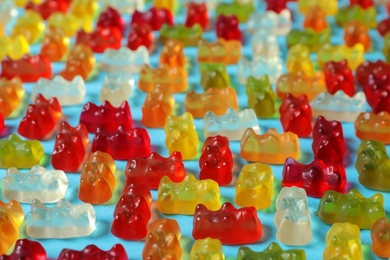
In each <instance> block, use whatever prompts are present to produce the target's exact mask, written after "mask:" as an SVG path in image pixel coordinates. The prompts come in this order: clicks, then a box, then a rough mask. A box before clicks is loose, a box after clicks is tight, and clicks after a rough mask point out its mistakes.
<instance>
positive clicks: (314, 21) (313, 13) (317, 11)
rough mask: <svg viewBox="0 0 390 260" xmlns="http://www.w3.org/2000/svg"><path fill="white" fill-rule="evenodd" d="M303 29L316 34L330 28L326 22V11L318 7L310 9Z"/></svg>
mask: <svg viewBox="0 0 390 260" xmlns="http://www.w3.org/2000/svg"><path fill="white" fill-rule="evenodd" d="M303 28H305V29H308V28H310V29H312V30H314V31H315V32H322V31H323V30H325V29H326V28H328V22H327V21H326V14H325V12H324V10H322V8H321V7H319V6H317V5H314V6H312V7H310V9H309V11H308V12H307V13H306V15H305V20H304V21H303Z"/></svg>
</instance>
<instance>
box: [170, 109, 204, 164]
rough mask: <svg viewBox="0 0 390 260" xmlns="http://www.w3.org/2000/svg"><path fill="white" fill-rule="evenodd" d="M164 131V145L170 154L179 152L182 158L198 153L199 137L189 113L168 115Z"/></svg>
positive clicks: (189, 157)
mask: <svg viewBox="0 0 390 260" xmlns="http://www.w3.org/2000/svg"><path fill="white" fill-rule="evenodd" d="M164 131H165V135H166V138H165V145H166V147H167V149H168V152H169V153H170V154H171V153H173V152H175V151H178V152H181V154H182V156H183V160H188V159H192V158H194V157H195V156H196V155H197V154H198V144H199V139H198V135H197V133H196V131H195V124H194V119H193V117H192V115H191V114H190V113H188V112H185V113H184V114H182V115H181V116H173V115H168V116H167V119H166V120H165V125H164Z"/></svg>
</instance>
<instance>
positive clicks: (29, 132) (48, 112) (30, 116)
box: [18, 94, 62, 140]
mask: <svg viewBox="0 0 390 260" xmlns="http://www.w3.org/2000/svg"><path fill="white" fill-rule="evenodd" d="M61 117H62V109H61V105H60V103H59V102H58V100H57V98H55V97H54V98H50V99H46V98H45V97H44V96H42V95H41V94H38V95H37V97H36V98H35V102H34V104H30V105H28V107H27V111H26V115H25V116H24V117H23V118H22V119H21V121H20V124H19V127H18V133H19V134H20V135H21V136H24V137H26V138H29V139H38V140H41V139H44V138H46V137H47V136H48V135H50V134H51V133H52V132H53V130H54V129H55V127H56V125H57V123H58V122H59V120H60V119H61Z"/></svg>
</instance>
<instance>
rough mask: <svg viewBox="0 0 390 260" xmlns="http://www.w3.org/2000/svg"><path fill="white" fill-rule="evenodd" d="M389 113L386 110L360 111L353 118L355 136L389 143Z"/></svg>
mask: <svg viewBox="0 0 390 260" xmlns="http://www.w3.org/2000/svg"><path fill="white" fill-rule="evenodd" d="M389 126H390V115H389V114H388V113H387V112H386V111H383V112H380V113H378V114H374V113H372V112H366V113H361V114H360V115H359V116H358V117H357V118H356V120H355V130H356V136H357V137H358V138H360V139H362V140H378V141H381V142H383V143H385V144H390V129H389Z"/></svg>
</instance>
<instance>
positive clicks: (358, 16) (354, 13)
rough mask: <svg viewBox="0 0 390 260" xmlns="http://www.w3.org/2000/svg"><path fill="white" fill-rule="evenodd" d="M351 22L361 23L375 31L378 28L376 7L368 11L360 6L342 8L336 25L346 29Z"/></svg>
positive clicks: (337, 16)
mask: <svg viewBox="0 0 390 260" xmlns="http://www.w3.org/2000/svg"><path fill="white" fill-rule="evenodd" d="M351 21H359V22H361V23H362V24H364V25H366V26H367V27H368V28H369V29H375V28H376V26H377V22H376V9H375V6H372V7H370V8H367V9H364V8H363V7H361V6H360V5H353V6H346V7H343V8H340V9H339V12H338V13H337V15H336V24H337V25H338V26H340V27H344V25H345V24H346V23H348V22H351Z"/></svg>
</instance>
